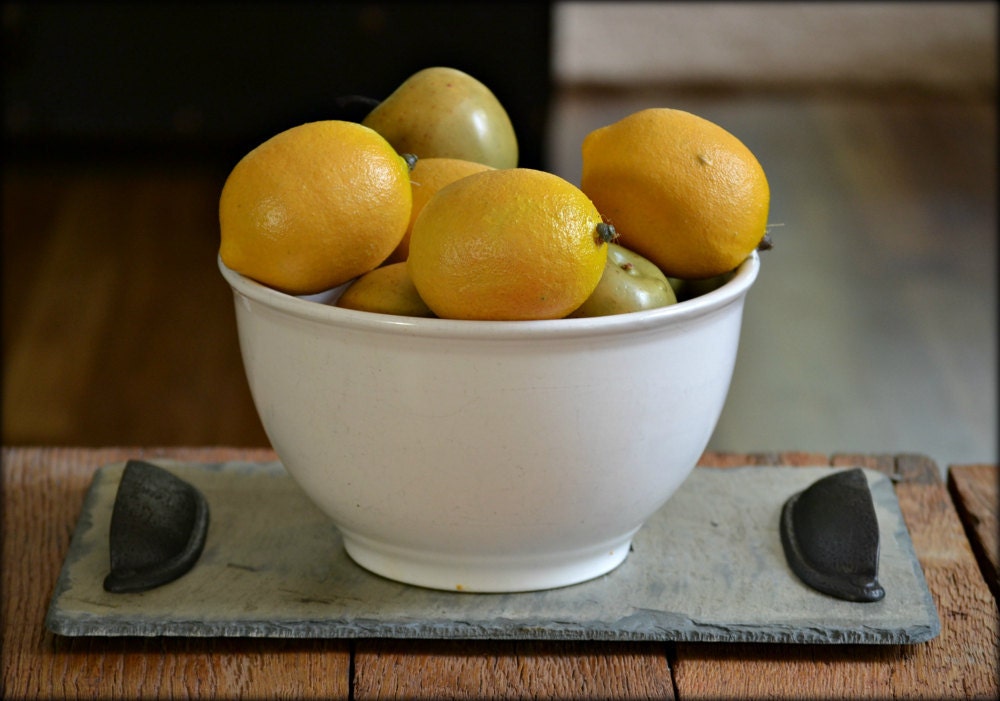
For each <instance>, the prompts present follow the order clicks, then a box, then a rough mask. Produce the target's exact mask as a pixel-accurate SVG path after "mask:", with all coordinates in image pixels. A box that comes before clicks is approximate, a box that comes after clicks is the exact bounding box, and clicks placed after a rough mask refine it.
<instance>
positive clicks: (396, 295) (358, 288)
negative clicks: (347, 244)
mask: <svg viewBox="0 0 1000 701" xmlns="http://www.w3.org/2000/svg"><path fill="white" fill-rule="evenodd" d="M336 306H338V307H343V308H345V309H356V310H358V311H363V312H375V313H377V314H396V315H398V316H434V313H433V312H432V311H431V310H430V309H429V308H428V306H427V305H426V304H424V300H422V299H421V298H420V295H419V294H418V293H417V288H416V287H414V285H413V281H412V280H411V279H410V275H409V273H408V272H407V270H406V262H405V261H403V262H399V263H390V264H389V265H383V266H381V267H379V268H375V269H374V270H370V271H369V272H367V273H365V274H364V275H362V276H361V277H359V278H358V279H357V280H355V281H354V282H352V283H351V284H350V286H348V288H347V289H346V290H344V292H343V293H342V294H341V295H340V297H339V298H338V299H337V303H336Z"/></svg>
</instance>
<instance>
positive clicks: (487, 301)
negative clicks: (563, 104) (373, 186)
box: [407, 168, 612, 320]
mask: <svg viewBox="0 0 1000 701" xmlns="http://www.w3.org/2000/svg"><path fill="white" fill-rule="evenodd" d="M611 237H612V232H611V231H610V230H609V227H608V226H607V225H606V224H605V223H604V222H603V221H602V220H601V215H600V213H599V212H598V211H597V208H596V207H595V206H594V204H593V203H592V202H591V201H590V199H589V198H588V197H587V196H586V195H585V194H584V193H583V192H582V191H581V190H580V189H579V188H578V187H576V186H575V185H573V184H572V183H570V182H568V181H566V180H564V179H563V178H560V177H559V176H557V175H554V174H552V173H546V172H544V171H539V170H533V169H529V168H508V169H497V170H487V171H483V172H481V173H475V174H473V175H469V176H466V177H464V178H462V179H461V180H457V181H455V182H454V183H452V184H450V185H447V186H445V187H443V188H442V189H441V190H439V191H438V192H437V193H436V194H435V195H434V196H433V197H431V199H430V200H429V201H428V202H427V204H426V205H424V208H423V211H422V212H421V213H420V216H418V217H417V220H416V222H414V225H413V231H412V233H411V236H410V256H409V259H408V260H407V266H408V269H409V271H410V277H411V278H412V279H413V283H414V285H416V287H417V290H418V292H419V293H420V296H421V297H422V298H423V300H424V301H425V302H426V303H427V306H429V307H430V308H431V309H432V310H433V311H434V313H435V314H436V315H438V316H440V317H444V318H450V319H493V320H519V319H556V318H561V317H563V316H566V315H567V314H569V313H570V312H571V311H573V310H574V309H576V308H577V307H579V306H580V305H581V304H582V303H583V301H584V300H586V299H587V297H588V296H589V295H590V293H591V292H593V291H594V288H595V287H597V283H598V281H599V280H600V279H601V275H602V273H603V272H604V264H605V262H606V260H607V255H608V247H607V241H608V240H609V239H610V238H611Z"/></svg>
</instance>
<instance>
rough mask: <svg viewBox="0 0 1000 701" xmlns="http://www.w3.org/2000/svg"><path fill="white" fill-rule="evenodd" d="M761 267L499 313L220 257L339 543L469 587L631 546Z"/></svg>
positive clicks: (727, 368) (250, 368)
mask: <svg viewBox="0 0 1000 701" xmlns="http://www.w3.org/2000/svg"><path fill="white" fill-rule="evenodd" d="M759 266H760V263H759V258H758V255H757V254H756V253H754V254H752V255H751V256H750V257H749V258H748V259H747V260H746V261H745V262H744V263H743V264H742V265H741V266H740V267H739V269H738V270H737V272H736V274H735V276H734V277H733V278H732V279H731V280H730V281H729V282H727V283H726V284H725V285H723V286H722V287H720V288H719V289H717V290H715V291H713V292H710V293H708V294H706V295H703V296H701V297H698V298H695V299H692V300H689V301H686V302H681V303H679V304H676V305H673V306H670V307H664V308H661V309H653V310H649V311H643V312H635V313H632V314H622V315H617V316H605V317H595V318H582V319H559V320H554V321H498V322H491V321H452V320H445V319H423V318H410V317H401V316H391V315H383V314H374V313H368V312H358V311H352V310H347V309H340V308H338V307H334V306H330V305H329V304H325V303H323V300H324V299H327V301H330V300H332V299H334V298H335V296H336V294H338V293H339V290H335V291H332V292H331V293H330V295H327V296H326V297H312V298H299V297H294V296H289V295H287V294H283V293H281V292H276V291H274V290H272V289H269V288H268V287H265V286H263V285H260V284H258V283H256V282H253V281H251V280H249V279H247V278H245V277H242V276H240V275H238V274H237V273H234V272H233V271H231V270H229V269H227V268H226V267H225V266H224V265H223V264H222V263H221V261H220V263H219V267H220V269H221V271H222V274H223V276H224V277H225V279H226V280H227V281H228V283H229V284H230V285H231V287H232V289H233V292H234V296H235V302H236V320H237V325H238V329H239V340H240V348H241V352H242V355H243V363H244V366H245V369H246V374H247V378H248V380H249V384H250V389H251V392H252V394H253V398H254V402H255V404H256V407H257V411H258V413H259V415H260V418H261V422H262V424H263V426H264V429H265V431H266V432H267V435H268V438H269V439H270V441H271V444H272V446H273V448H274V450H275V451H276V452H277V454H278V457H279V458H280V460H281V462H282V464H283V465H284V466H285V468H286V469H287V470H288V472H289V473H290V474H291V475H292V477H293V478H294V479H295V480H296V481H297V482H298V484H299V485H301V487H302V489H303V490H304V492H305V494H307V495H308V496H309V498H310V499H312V500H313V501H314V502H315V503H316V504H317V505H318V506H319V507H320V508H321V509H323V511H324V512H326V513H327V514H328V515H329V516H330V517H331V519H332V520H333V522H334V523H335V524H336V525H337V527H338V528H339V530H340V532H341V534H342V536H343V541H344V547H345V549H346V551H347V553H348V554H349V555H350V556H351V558H352V559H354V561H356V562H357V563H358V564H360V565H361V566H363V567H365V568H367V569H369V570H371V571H372V572H375V573H378V574H380V575H383V576H385V577H388V578H391V579H394V580H398V581H401V582H406V583H409V584H415V585H421V586H426V587H432V588H437V589H449V590H465V591H480V592H511V591H525V590H537V589H548V588H552V587H558V586H564V585H569V584H574V583H577V582H582V581H584V580H587V579H591V578H593V577H597V576H599V575H602V574H604V573H607V572H609V571H610V570H612V569H614V568H615V567H617V566H618V565H619V564H620V563H621V562H622V561H623V560H624V559H625V557H626V555H627V554H628V552H629V545H630V543H631V540H632V536H633V535H634V534H635V533H636V531H637V530H638V529H639V528H640V527H641V526H642V524H643V522H644V521H645V520H646V519H648V518H649V517H650V516H651V515H652V514H653V513H655V512H656V511H657V510H658V509H659V508H660V507H662V506H663V505H664V503H665V502H666V501H667V500H668V499H669V498H670V496H671V495H672V494H673V493H674V491H675V490H676V489H677V488H678V487H679V486H680V484H681V483H682V482H683V481H684V480H685V478H686V477H687V476H688V475H689V474H690V473H691V470H692V469H693V468H694V466H695V464H696V462H697V461H698V459H699V457H700V456H701V454H702V452H703V451H704V450H705V447H706V445H707V444H708V440H709V438H710V436H711V434H712V432H713V430H714V429H715V425H716V422H717V421H718V418H719V414H720V412H721V411H722V406H723V403H724V402H725V398H726V394H727V392H728V390H729V384H730V380H731V378H732V372H733V365H734V362H735V359H736V351H737V346H738V343H739V335H740V325H741V321H742V315H743V303H744V299H745V296H746V293H747V291H748V290H749V289H750V286H751V285H752V284H753V282H754V280H755V279H756V277H757V273H758V270H759ZM289 518H294V514H289Z"/></svg>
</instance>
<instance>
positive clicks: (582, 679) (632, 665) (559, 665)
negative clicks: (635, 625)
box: [354, 640, 674, 701]
mask: <svg viewBox="0 0 1000 701" xmlns="http://www.w3.org/2000/svg"><path fill="white" fill-rule="evenodd" d="M354 668H355V676H354V683H355V688H354V698H355V699H357V700H358V701H361V700H362V699H428V700H432V699H433V700H436V699H445V698H448V699H486V698H489V699H582V698H597V699H653V698H655V699H673V698H674V694H673V686H672V681H671V676H670V666H669V664H668V662H667V649H666V646H665V645H662V644H656V643H632V642H629V643H621V644H617V645H609V644H605V643H601V644H598V643H587V642H579V643H577V642H555V641H502V642H490V641H434V642H428V643H423V644H421V645H420V646H419V648H418V649H415V646H414V645H413V644H412V643H404V642H398V641H385V640H378V641H359V642H358V644H357V649H356V652H355V661H354Z"/></svg>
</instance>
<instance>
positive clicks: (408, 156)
mask: <svg viewBox="0 0 1000 701" xmlns="http://www.w3.org/2000/svg"><path fill="white" fill-rule="evenodd" d="M400 156H401V157H402V159H403V160H404V161H406V165H407V166H409V168H410V170H411V171H412V170H413V169H414V168H415V167H416V165H417V160H418V159H417V155H416V154H414V153H403V154H400Z"/></svg>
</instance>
